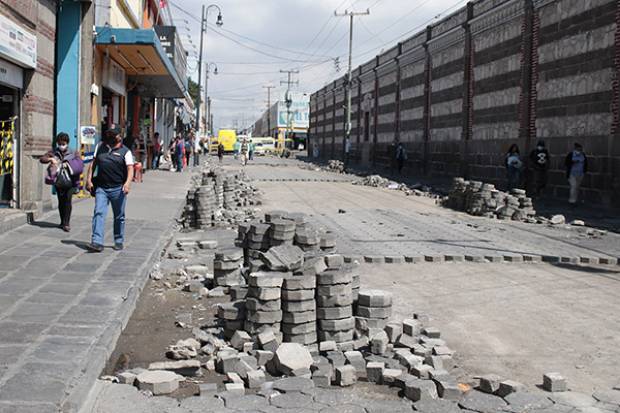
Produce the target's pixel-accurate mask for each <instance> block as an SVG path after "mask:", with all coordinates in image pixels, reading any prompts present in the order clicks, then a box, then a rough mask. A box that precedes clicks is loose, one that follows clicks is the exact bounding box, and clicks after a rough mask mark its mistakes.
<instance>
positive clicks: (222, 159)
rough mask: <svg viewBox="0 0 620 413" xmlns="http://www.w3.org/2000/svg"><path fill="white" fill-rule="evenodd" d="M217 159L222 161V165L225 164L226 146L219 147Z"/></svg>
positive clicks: (220, 145)
mask: <svg viewBox="0 0 620 413" xmlns="http://www.w3.org/2000/svg"><path fill="white" fill-rule="evenodd" d="M217 157H218V159H219V160H220V164H221V163H222V162H224V145H223V144H222V143H219V144H218V145H217Z"/></svg>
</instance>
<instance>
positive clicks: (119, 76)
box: [103, 58, 127, 96]
mask: <svg viewBox="0 0 620 413" xmlns="http://www.w3.org/2000/svg"><path fill="white" fill-rule="evenodd" d="M126 82H127V75H126V73H125V69H123V68H122V66H121V65H119V64H118V63H116V62H115V61H114V60H112V59H110V58H106V64H105V67H104V70H103V87H106V88H108V89H110V90H111V91H112V92H114V93H116V94H118V95H121V96H125V95H126V94H127V89H126Z"/></svg>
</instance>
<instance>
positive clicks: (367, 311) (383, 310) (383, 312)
mask: <svg viewBox="0 0 620 413" xmlns="http://www.w3.org/2000/svg"><path fill="white" fill-rule="evenodd" d="M356 315H357V316H360V317H366V318H375V319H376V318H380V319H386V318H389V317H391V316H392V307H365V306H363V305H361V304H359V299H358V306H357V311H356Z"/></svg>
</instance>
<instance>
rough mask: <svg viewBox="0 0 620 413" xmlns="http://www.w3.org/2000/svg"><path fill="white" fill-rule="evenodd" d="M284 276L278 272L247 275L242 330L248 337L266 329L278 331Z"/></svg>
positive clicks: (280, 318) (280, 320)
mask: <svg viewBox="0 0 620 413" xmlns="http://www.w3.org/2000/svg"><path fill="white" fill-rule="evenodd" d="M284 276H286V274H283V273H278V272H257V273H253V274H250V275H249V277H248V292H247V297H246V305H245V306H246V321H245V325H244V329H245V331H246V332H248V333H249V334H250V335H256V334H258V333H260V332H261V331H263V330H264V329H267V328H269V329H271V330H272V331H273V332H274V333H278V332H279V331H280V323H281V322H282V308H281V307H282V301H281V289H282V281H283V278H284Z"/></svg>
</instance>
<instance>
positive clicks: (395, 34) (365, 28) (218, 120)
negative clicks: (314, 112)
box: [169, 0, 467, 130]
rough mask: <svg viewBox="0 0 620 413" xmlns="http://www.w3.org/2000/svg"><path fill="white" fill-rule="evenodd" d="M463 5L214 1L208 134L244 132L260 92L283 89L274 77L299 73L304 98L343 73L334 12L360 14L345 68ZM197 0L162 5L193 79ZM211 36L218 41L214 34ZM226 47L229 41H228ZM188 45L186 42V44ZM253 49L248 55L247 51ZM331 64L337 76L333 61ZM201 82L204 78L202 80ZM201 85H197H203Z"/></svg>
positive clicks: (425, 0) (343, 38) (402, 0)
mask: <svg viewBox="0 0 620 413" xmlns="http://www.w3.org/2000/svg"><path fill="white" fill-rule="evenodd" d="M466 2H467V0H462V1H458V0H219V1H218V2H217V4H218V5H219V6H220V7H221V8H222V16H223V21H224V25H223V26H222V27H221V28H217V26H215V22H216V20H217V9H215V8H211V9H210V10H211V11H210V13H209V25H210V27H209V29H208V31H207V35H206V37H205V39H206V45H205V49H204V50H205V57H206V61H208V62H214V63H216V64H217V67H218V72H219V74H218V75H213V74H211V75H210V77H209V84H208V88H209V91H208V92H209V96H211V97H212V101H213V113H214V116H215V120H214V124H215V130H217V129H218V128H221V127H230V126H233V125H234V124H235V123H236V124H237V125H238V126H239V127H241V126H248V125H250V124H252V123H253V122H254V120H255V119H257V118H258V117H259V116H260V114H261V113H262V112H263V111H264V110H265V108H266V105H267V104H266V101H267V92H266V89H263V88H262V86H264V85H273V86H276V88H275V89H272V101H274V100H275V99H277V98H278V97H281V96H282V95H283V93H284V91H285V89H286V87H285V86H281V85H280V81H281V80H285V79H286V75H285V74H281V73H279V71H280V70H286V69H296V70H300V74H299V75H295V76H294V79H295V80H299V86H298V87H296V90H298V91H301V92H307V93H312V92H314V91H316V90H318V89H319V88H321V87H322V86H324V85H325V84H326V83H328V82H330V81H332V80H334V79H336V78H338V77H340V76H342V75H344V74H345V73H346V70H347V58H348V57H347V51H348V30H349V21H348V18H344V17H334V10H336V9H338V11H339V12H344V11H345V9H349V10H351V9H353V10H355V11H365V10H366V9H367V8H370V15H369V16H362V17H357V18H355V24H354V40H353V68H354V69H355V67H357V66H358V65H359V64H361V63H364V62H367V61H368V60H370V59H372V58H373V57H374V56H375V55H376V54H378V53H379V52H381V50H383V49H386V50H387V49H389V48H391V47H393V46H394V45H396V43H397V42H398V41H400V40H403V39H405V38H408V37H410V36H411V35H413V34H415V33H417V32H419V31H420V30H422V29H423V28H424V27H425V26H426V25H428V24H429V23H432V22H433V21H435V19H437V18H438V17H441V16H445V15H448V14H450V13H452V12H454V11H455V10H457V9H458V8H459V7H462V6H463V5H465V4H466ZM203 4H210V3H209V2H203V1H200V0H169V7H170V11H171V12H172V15H173V17H174V19H175V21H174V23H175V25H176V26H177V27H178V30H179V33H181V34H182V35H183V37H182V39H183V42H184V45H185V47H186V49H187V50H188V51H189V53H190V60H189V66H190V67H189V70H190V72H192V70H193V73H191V76H192V78H193V79H195V80H196V79H197V71H196V66H197V61H196V59H195V58H193V57H192V56H195V53H197V51H198V47H199V42H200V23H199V19H200V13H201V7H202V5H203ZM216 30H218V31H219V32H220V33H217V32H216ZM231 39H232V40H231ZM190 40H191V42H190ZM252 49H254V50H252ZM336 58H339V66H340V72H338V71H336V65H335V63H334V59H336ZM203 77H204V76H203ZM203 85H204V79H203Z"/></svg>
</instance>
